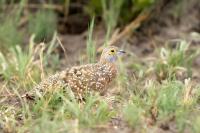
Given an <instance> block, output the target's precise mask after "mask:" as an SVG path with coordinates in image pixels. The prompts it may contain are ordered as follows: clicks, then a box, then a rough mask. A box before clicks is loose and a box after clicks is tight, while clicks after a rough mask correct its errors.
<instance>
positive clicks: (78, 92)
mask: <svg viewBox="0 0 200 133" xmlns="http://www.w3.org/2000/svg"><path fill="white" fill-rule="evenodd" d="M116 74H117V69H116V66H115V64H114V63H109V62H106V61H105V58H104V53H102V57H101V59H100V61H99V62H98V63H96V64H87V65H81V66H74V67H71V68H67V69H65V70H63V71H61V72H59V73H56V74H55V75H52V76H50V77H49V78H47V79H46V80H44V81H42V82H41V83H40V84H39V85H37V86H36V88H35V90H37V91H39V92H46V91H49V90H50V89H54V88H66V89H71V90H72V92H73V93H74V95H75V96H76V98H78V99H82V98H83V97H84V95H85V94H86V93H88V92H92V91H97V92H100V94H103V93H104V92H105V91H106V89H107V86H108V84H109V83H110V82H111V81H112V80H113V79H114V78H115V77H116Z"/></svg>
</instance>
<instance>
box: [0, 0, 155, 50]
mask: <svg viewBox="0 0 200 133" xmlns="http://www.w3.org/2000/svg"><path fill="white" fill-rule="evenodd" d="M155 3H156V0H60V1H56V0H35V1H31V0H1V1H0V23H1V27H0V43H1V44H0V46H1V47H4V48H8V47H10V46H14V45H17V44H22V42H26V41H27V40H28V38H29V37H30V36H31V35H32V34H35V41H37V42H40V41H49V40H51V39H52V37H53V33H54V31H57V32H58V33H61V34H80V33H82V32H84V31H86V30H87V28H88V24H89V22H90V20H91V18H92V17H95V18H96V21H95V22H96V23H103V24H104V25H105V27H106V28H107V29H108V30H109V31H110V32H112V31H113V30H114V28H116V27H117V26H120V27H123V26H124V25H126V24H127V23H129V22H130V21H131V20H133V19H134V18H136V17H137V15H138V14H139V13H141V12H143V11H144V10H147V9H149V8H150V7H152V5H154V4H155Z"/></svg>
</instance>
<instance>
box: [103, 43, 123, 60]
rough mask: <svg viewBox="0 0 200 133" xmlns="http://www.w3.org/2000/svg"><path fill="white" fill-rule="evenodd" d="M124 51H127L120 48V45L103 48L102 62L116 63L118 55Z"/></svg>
mask: <svg viewBox="0 0 200 133" xmlns="http://www.w3.org/2000/svg"><path fill="white" fill-rule="evenodd" d="M124 53H125V52H124V51H123V50H119V48H118V47H115V46H109V47H107V48H105V49H104V50H103V52H102V55H101V59H100V62H104V63H114V62H116V61H117V59H118V56H120V55H122V54H124Z"/></svg>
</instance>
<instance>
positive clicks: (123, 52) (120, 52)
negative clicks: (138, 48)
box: [117, 50, 126, 55]
mask: <svg viewBox="0 0 200 133" xmlns="http://www.w3.org/2000/svg"><path fill="white" fill-rule="evenodd" d="M125 53H126V52H125V51H124V50H119V51H117V54H118V55H123V54H125Z"/></svg>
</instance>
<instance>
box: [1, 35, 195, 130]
mask: <svg viewBox="0 0 200 133" xmlns="http://www.w3.org/2000/svg"><path fill="white" fill-rule="evenodd" d="M89 34H91V33H89ZM32 40H34V39H33V38H32ZM50 44H51V45H46V46H47V47H44V46H45V45H44V44H41V45H35V44H34V43H33V41H30V45H29V48H28V49H25V50H22V48H21V47H20V46H18V45H17V46H15V47H13V48H12V49H10V50H9V53H7V54H1V64H2V67H1V69H0V70H1V74H2V76H3V78H4V79H3V80H2V81H1V82H2V87H4V90H7V91H8V92H9V93H5V91H4V90H3V89H1V92H2V93H1V94H2V95H1V97H2V96H3V95H8V96H7V97H4V98H3V99H2V100H1V103H3V104H1V106H0V109H1V114H0V115H1V121H0V124H1V126H2V128H3V129H2V130H3V131H7V132H13V131H17V132H27V131H30V132H40V131H44V132H67V131H72V132H76V131H78V130H82V129H84V128H98V126H99V125H107V124H108V123H109V121H112V118H116V117H118V116H122V117H121V119H122V120H123V122H125V123H127V126H128V127H129V128H130V129H131V130H133V131H148V130H149V125H151V126H154V127H159V128H162V126H169V124H170V123H173V124H175V125H176V129H175V130H176V131H177V132H184V131H185V130H189V131H192V132H198V131H199V128H198V125H199V118H198V117H195V116H196V115H197V114H199V111H198V110H197V109H196V107H197V106H198V104H199V84H196V83H194V82H192V79H191V76H188V77H187V78H186V79H185V80H179V79H178V78H176V77H174V78H165V79H163V80H162V81H161V82H160V80H156V79H155V80H153V79H151V78H150V77H145V76H146V75H145V74H147V73H146V72H145V70H144V69H146V68H148V67H150V68H151V67H154V69H155V70H156V69H157V66H158V65H160V64H158V63H162V62H160V60H156V61H155V63H154V64H155V65H153V66H152V65H149V64H148V63H147V64H140V62H135V64H136V66H142V65H146V66H143V67H137V69H139V70H140V71H144V72H143V75H142V76H141V74H140V73H136V77H137V76H139V75H140V76H139V77H140V80H139V79H138V80H130V78H129V79H128V78H127V75H126V74H125V73H127V72H126V71H127V69H126V65H123V64H121V67H120V68H121V69H120V73H121V76H119V78H117V79H116V81H115V83H116V84H115V85H116V87H119V88H120V89H121V92H120V93H119V95H118V96H116V98H115V100H117V101H118V102H119V104H118V105H117V106H118V107H117V108H113V106H114V105H113V104H114V103H112V102H111V103H112V104H110V102H108V100H106V99H103V98H102V97H101V96H99V95H96V94H90V95H88V96H87V97H86V101H85V103H84V104H81V103H79V102H77V101H76V100H75V99H74V98H73V97H71V96H70V95H68V93H66V92H63V91H62V89H60V88H54V89H53V91H52V92H49V93H47V94H46V95H45V96H43V97H42V98H41V99H38V100H37V101H35V104H32V103H31V102H30V101H27V100H25V99H22V98H21V95H22V93H23V92H24V91H27V89H28V88H29V89H31V88H32V86H33V85H34V84H35V82H38V81H39V80H40V79H41V77H40V76H41V72H42V69H41V67H43V70H44V69H45V72H44V75H46V72H47V71H49V70H48V69H50V68H48V67H47V66H48V62H49V61H48V60H49V58H52V56H53V57H54V56H55V55H54V54H55V53H53V52H52V51H53V49H55V48H56V47H55V46H54V45H53V44H55V41H51V43H50ZM38 47H40V50H39V51H38V50H37V49H38ZM41 47H44V48H41ZM45 49H46V50H45ZM163 49H165V53H168V54H165V57H163V54H159V52H157V53H158V57H157V58H158V59H165V61H166V62H165V63H164V65H166V66H167V67H164V68H165V69H164V70H163V71H166V73H167V74H168V75H169V76H171V75H170V74H169V73H171V71H172V68H175V67H184V68H185V69H186V70H192V64H189V63H188V62H190V63H191V62H192V60H193V57H194V55H196V53H195V52H190V47H189V45H188V43H186V42H185V41H183V40H182V41H181V42H180V43H178V47H177V48H175V49H168V48H161V49H160V52H161V53H162V52H163ZM44 51H47V52H45V53H44ZM158 51H159V50H158ZM197 51H198V50H197ZM197 51H196V52H197ZM35 52H36V53H35ZM89 52H90V51H89ZM169 53H170V54H169ZM194 53H195V54H194ZM36 55H38V57H39V58H35V56H36ZM186 55H187V56H186ZM191 57H192V58H191ZM8 58H9V60H8ZM130 60H131V58H130ZM174 60H176V61H177V62H174ZM41 61H42V66H41V65H35V63H34V62H39V63H41ZM55 63H56V62H55ZM137 64H138V65H137ZM50 71H53V70H50ZM27 72H28V73H29V74H27ZM156 72H157V71H151V75H153V74H156ZM173 72H175V71H173ZM148 74H149V73H148ZM25 75H29V76H28V77H27V76H25ZM25 83H29V85H27V84H25ZM144 84H145V85H144ZM125 88H126V89H128V90H129V91H128V92H127V91H126V89H125ZM138 89H140V91H139V90H138ZM9 95H12V97H13V98H14V99H15V100H17V101H18V102H19V104H20V106H18V105H16V104H13V105H12V104H11V105H10V104H8V102H7V100H8V99H10V98H11V97H10V96H9ZM117 97H118V98H117ZM115 106H116V105H115ZM189 116H190V117H189ZM47 126H48V127H49V128H48V129H46V127H47Z"/></svg>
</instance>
